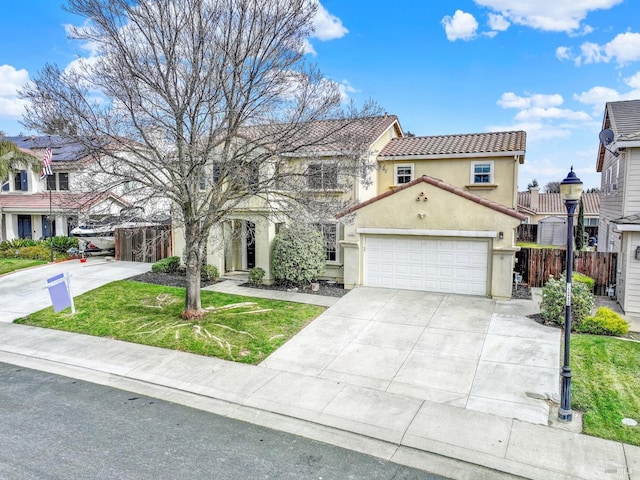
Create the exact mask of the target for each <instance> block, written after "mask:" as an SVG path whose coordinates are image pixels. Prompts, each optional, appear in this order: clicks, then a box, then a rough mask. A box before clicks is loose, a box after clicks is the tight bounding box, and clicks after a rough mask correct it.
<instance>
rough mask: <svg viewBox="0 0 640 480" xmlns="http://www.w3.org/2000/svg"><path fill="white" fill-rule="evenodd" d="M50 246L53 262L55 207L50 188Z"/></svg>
mask: <svg viewBox="0 0 640 480" xmlns="http://www.w3.org/2000/svg"><path fill="white" fill-rule="evenodd" d="M47 180H48V177H47ZM45 182H47V181H45ZM49 246H50V247H51V262H52V263H53V207H52V202H51V189H49Z"/></svg>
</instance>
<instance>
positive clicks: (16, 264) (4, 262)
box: [0, 258, 47, 275]
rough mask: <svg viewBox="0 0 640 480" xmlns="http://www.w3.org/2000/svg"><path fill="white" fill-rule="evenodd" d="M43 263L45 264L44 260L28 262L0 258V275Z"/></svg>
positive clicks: (21, 259) (28, 260)
mask: <svg viewBox="0 0 640 480" xmlns="http://www.w3.org/2000/svg"><path fill="white" fill-rule="evenodd" d="M45 263H47V262H46V261H45V260H30V259H28V258H0V275H4V274H5V273H9V272H15V271H16V270H21V269H23V268H29V267H34V266H36V265H44V264H45Z"/></svg>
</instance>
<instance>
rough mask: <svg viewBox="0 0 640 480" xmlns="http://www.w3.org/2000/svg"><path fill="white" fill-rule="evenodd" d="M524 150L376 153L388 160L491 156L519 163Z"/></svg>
mask: <svg viewBox="0 0 640 480" xmlns="http://www.w3.org/2000/svg"><path fill="white" fill-rule="evenodd" d="M524 154H525V151H524V150H516V151H511V152H478V153H457V152H452V153H435V154H428V155H378V161H381V162H384V161H390V160H438V159H444V158H491V157H513V158H514V159H517V160H518V161H519V162H520V163H521V164H522V163H524Z"/></svg>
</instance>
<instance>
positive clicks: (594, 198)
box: [518, 192, 600, 216]
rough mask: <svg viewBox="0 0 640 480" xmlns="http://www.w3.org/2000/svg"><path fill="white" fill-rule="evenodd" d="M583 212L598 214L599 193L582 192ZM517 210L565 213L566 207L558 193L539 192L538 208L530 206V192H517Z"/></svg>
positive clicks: (550, 213) (543, 213) (532, 213)
mask: <svg viewBox="0 0 640 480" xmlns="http://www.w3.org/2000/svg"><path fill="white" fill-rule="evenodd" d="M582 202H583V204H584V214H585V215H591V216H597V215H599V214H600V193H599V192H591V193H586V192H585V193H583V194H582ZM518 210H519V211H523V212H525V213H528V214H529V215H535V214H538V215H545V214H546V215H555V214H560V215H566V214H567V207H565V205H564V201H563V200H562V195H561V194H559V193H539V194H538V208H537V210H534V209H532V208H531V192H518Z"/></svg>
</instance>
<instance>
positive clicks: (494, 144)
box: [378, 131, 527, 159]
mask: <svg viewBox="0 0 640 480" xmlns="http://www.w3.org/2000/svg"><path fill="white" fill-rule="evenodd" d="M526 143H527V134H526V132H524V131H513V132H491V133H469V134H461V135H437V136H432V137H404V138H394V139H393V140H391V141H390V142H389V143H387V145H386V146H385V147H384V148H383V149H382V151H381V152H380V154H379V155H378V158H379V159H380V157H389V158H391V157H397V156H400V157H410V156H416V157H428V156H454V155H461V154H487V155H489V154H491V155H504V154H509V155H523V154H524V152H525V150H526ZM382 159H384V158H382Z"/></svg>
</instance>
